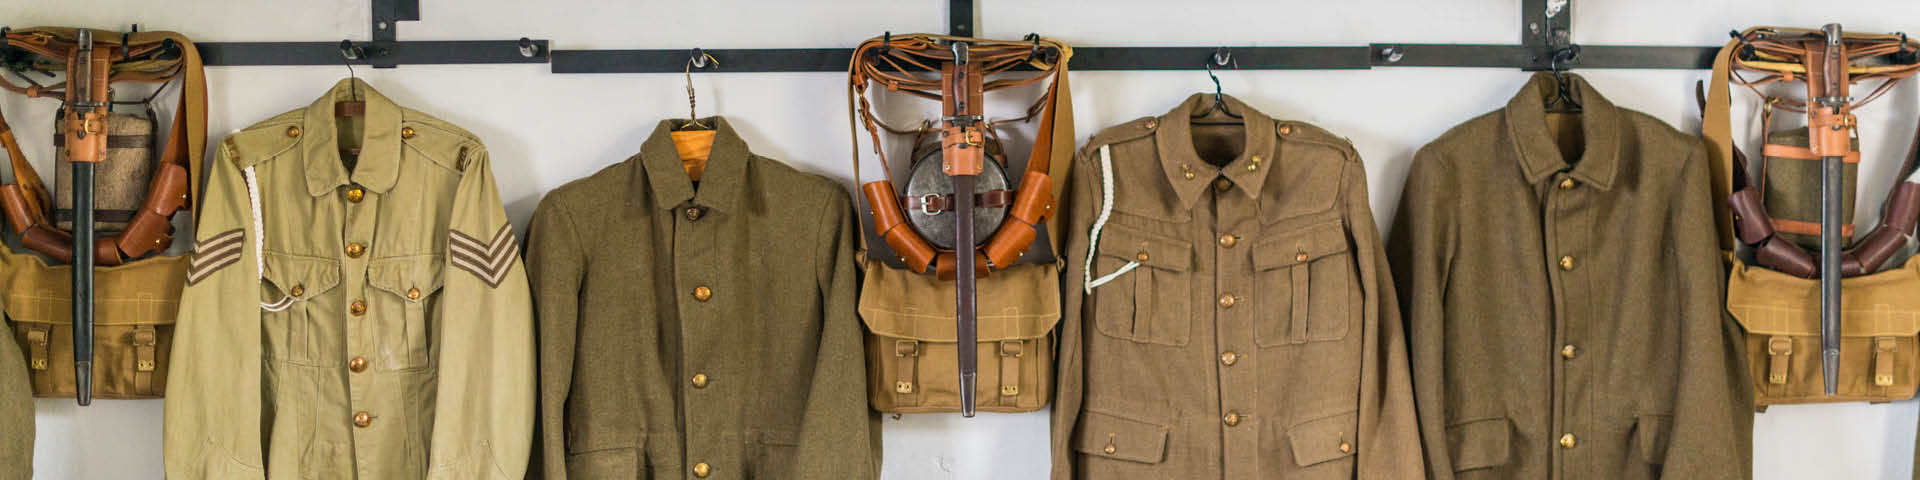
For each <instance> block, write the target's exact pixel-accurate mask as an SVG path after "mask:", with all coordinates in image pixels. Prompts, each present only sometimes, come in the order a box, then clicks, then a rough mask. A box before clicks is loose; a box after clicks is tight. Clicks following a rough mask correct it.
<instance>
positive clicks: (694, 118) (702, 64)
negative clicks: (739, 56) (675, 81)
mask: <svg viewBox="0 0 1920 480" xmlns="http://www.w3.org/2000/svg"><path fill="white" fill-rule="evenodd" d="M709 65H712V66H718V65H720V59H718V58H713V54H711V53H707V52H706V51H705V50H701V49H700V48H698V47H696V48H694V49H693V56H692V57H690V58H688V59H687V69H686V71H685V72H682V74H683V75H686V77H687V125H686V126H688V127H699V128H710V127H708V126H707V125H706V124H704V123H700V116H699V114H697V113H695V110H694V107H695V103H694V98H695V97H694V94H693V69H695V68H701V69H705V68H707V66H709Z"/></svg>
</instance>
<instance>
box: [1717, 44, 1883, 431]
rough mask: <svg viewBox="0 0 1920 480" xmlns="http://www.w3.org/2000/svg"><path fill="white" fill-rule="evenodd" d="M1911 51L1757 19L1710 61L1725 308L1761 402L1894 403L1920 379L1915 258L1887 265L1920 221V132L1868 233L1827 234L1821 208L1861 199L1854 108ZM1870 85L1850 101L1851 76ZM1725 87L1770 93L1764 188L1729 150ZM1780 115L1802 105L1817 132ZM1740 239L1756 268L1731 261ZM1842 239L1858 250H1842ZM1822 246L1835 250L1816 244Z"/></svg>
mask: <svg viewBox="0 0 1920 480" xmlns="http://www.w3.org/2000/svg"><path fill="white" fill-rule="evenodd" d="M1916 52H1920V43H1915V42H1909V41H1908V40H1907V39H1906V37H1905V36H1904V35H1878V34H1856V33H1845V34H1843V33H1842V32H1841V31H1840V27H1839V25H1828V26H1827V27H1826V28H1824V29H1822V30H1802V29H1788V28H1776V27H1761V28H1754V29H1749V30H1747V31H1745V32H1741V33H1739V34H1737V35H1736V36H1735V38H1734V39H1733V40H1732V41H1731V42H1729V43H1728V44H1727V45H1726V47H1725V48H1722V49H1721V50H1720V53H1719V56H1718V57H1717V58H1716V59H1715V62H1714V73H1713V77H1712V78H1711V79H1710V80H1709V81H1710V82H1712V86H1711V93H1708V94H1706V95H1704V96H1703V98H1702V102H1703V105H1704V106H1703V107H1702V113H1703V114H1704V115H1705V117H1706V118H1705V121H1704V122H1703V124H1702V125H1703V127H1702V129H1703V134H1704V136H1705V137H1706V139H1707V141H1708V144H1709V149H1710V151H1711V152H1713V155H1714V163H1713V169H1714V182H1715V185H1714V187H1715V190H1716V194H1718V195H1721V196H1722V198H1725V199H1727V204H1726V206H1727V208H1726V209H1724V210H1723V211H1721V212H1720V213H1721V215H1720V219H1719V220H1720V227H1721V228H1720V236H1721V247H1722V249H1724V250H1726V251H1727V252H1728V253H1729V255H1728V258H1729V260H1730V263H1731V271H1730V273H1729V275H1728V279H1727V311H1728V312H1729V313H1730V314H1732V315H1733V317H1734V319H1735V320H1737V321H1738V322H1739V323H1740V325H1741V327H1743V328H1744V329H1745V330H1746V337H1747V339H1746V350H1747V357H1748V368H1749V369H1750V373H1751V375H1750V378H1752V379H1753V382H1754V393H1755V398H1754V401H1755V403H1756V405H1755V406H1756V407H1757V408H1759V409H1762V410H1764V409H1765V408H1766V406H1767V405H1773V404H1794V403H1825V402H1849V401H1867V402H1889V401H1894V400H1901V399H1906V398H1910V397H1912V396H1913V395H1914V392H1915V390H1916V386H1920V385H1917V384H1920V370H1917V369H1920V347H1917V346H1916V344H1915V335H1916V334H1920V294H1915V292H1920V257H1915V258H1908V259H1907V260H1906V262H1905V264H1904V265H1902V266H1900V267H1897V268H1894V269H1890V270H1886V271H1882V268H1883V267H1884V266H1885V265H1886V264H1887V263H1888V262H1889V261H1890V260H1892V259H1893V256H1894V255H1895V254H1896V253H1897V252H1898V251H1899V250H1901V249H1903V248H1905V247H1906V246H1907V244H1908V243H1909V242H1910V241H1911V240H1912V239H1913V234H1914V225H1915V223H1916V219H1917V218H1920V176H1915V174H1914V168H1915V165H1914V164H1915V162H1916V161H1920V134H1916V136H1915V142H1916V143H1915V145H1914V150H1913V151H1912V152H1910V153H1909V154H1908V158H1906V159H1903V162H1902V163H1903V164H1904V166H1903V168H1902V173H1901V179H1900V180H1898V181H1897V182H1898V183H1896V185H1895V187H1894V188H1893V191H1892V193H1891V195H1889V197H1888V198H1887V199H1886V201H1885V204H1884V207H1883V210H1882V212H1881V214H1882V215H1881V218H1880V221H1879V224H1878V226H1876V227H1875V228H1874V229H1873V231H1872V232H1870V233H1868V234H1867V235H1866V236H1864V237H1859V240H1858V241H1854V240H1853V238H1854V235H1853V232H1851V231H1850V230H1851V229H1850V228H1845V229H1839V230H1840V231H1837V232H1833V231H1827V230H1826V229H1823V228H1822V225H1821V224H1820V223H1818V221H1817V219H1818V218H1819V216H1820V215H1821V214H1822V213H1828V214H1833V216H1834V217H1842V218H1843V219H1846V220H1850V218H1851V214H1850V212H1840V211H1835V212H1821V208H1822V205H1823V204H1824V203H1829V202H1834V203H1839V205H1834V207H1841V206H1846V205H1851V204H1852V203H1853V193H1852V191H1853V185H1852V182H1851V181H1850V180H1851V179H1852V178H1853V175H1854V174H1853V172H1854V170H1855V168H1856V167H1857V165H1858V162H1859V159H1860V155H1859V153H1858V151H1857V150H1858V144H1859V140H1858V136H1857V135H1856V133H1855V131H1854V130H1855V121H1854V115H1853V111H1854V110H1855V109H1857V108H1859V107H1860V106H1862V105H1865V104H1867V103H1868V102H1871V101H1873V100H1874V99H1876V98H1878V97H1880V95H1881V94H1883V93H1885V92H1887V91H1888V90H1889V89H1891V88H1892V86H1893V85H1894V84H1896V83H1898V82H1899V81H1901V80H1904V79H1906V78H1907V77H1910V76H1912V75H1914V73H1915V72H1916V71H1920V55H1916ZM1743 73H1745V74H1748V75H1742V74H1743ZM1748 77H1752V78H1748ZM1867 80H1879V81H1880V82H1879V84H1878V85H1877V86H1876V87H1875V88H1874V89H1873V90H1872V91H1871V92H1870V93H1868V94H1867V95H1864V96H1861V97H1859V99H1858V100H1857V101H1856V100H1854V97H1853V96H1851V95H1850V94H1849V92H1848V89H1849V88H1850V86H1851V84H1853V83H1858V82H1862V81H1867ZM1775 82H1803V83H1805V84H1806V86H1807V100H1805V101H1801V100H1793V99H1787V98H1783V97H1772V96H1768V95H1766V94H1765V93H1764V92H1762V91H1761V90H1760V88H1759V87H1760V86H1762V85H1765V84H1769V83H1775ZM1729 83H1732V84H1737V85H1743V86H1746V87H1748V88H1750V89H1752V90H1753V91H1754V92H1755V93H1759V94H1760V95H1761V97H1762V98H1763V100H1764V102H1763V103H1762V104H1761V105H1762V106H1761V116H1762V120H1761V123H1762V125H1766V126H1767V130H1768V131H1767V134H1766V140H1765V146H1764V148H1763V157H1762V163H1761V170H1762V172H1761V176H1760V177H1759V178H1760V181H1759V182H1755V181H1753V180H1751V179H1750V178H1749V174H1748V172H1747V163H1746V158H1745V156H1744V155H1742V154H1741V152H1740V151H1739V149H1738V148H1736V147H1735V145H1734V137H1733V135H1732V133H1731V131H1732V129H1731V121H1730V118H1729V117H1730V115H1731V109H1730V107H1731V103H1732V100H1731V98H1730V94H1729V87H1728V84H1729ZM1777 110H1787V111H1792V112H1804V113H1805V114H1806V118H1807V124H1808V126H1807V127H1806V128H1803V129H1789V130H1773V129H1772V127H1771V125H1772V123H1773V122H1774V118H1773V116H1774V113H1775V112H1776V111H1777ZM1823 175H1826V176H1827V177H1826V178H1823ZM1823 183H1824V185H1823ZM1836 184H1837V185H1836ZM1835 186H1839V187H1840V188H1833V187H1835ZM1835 190H1844V192H1841V191H1835ZM1823 197H1826V198H1823ZM1836 200H1838V202H1835V201H1836ZM1836 210H1837V209H1836ZM1836 223H1843V224H1844V223H1851V222H1850V221H1844V220H1843V222H1836ZM1823 233H1824V234H1829V235H1828V236H1826V239H1824V240H1825V241H1823V239H1822V238H1821V237H1822V234H1823ZM1834 239H1838V241H1837V242H1834V241H1833V240H1834ZM1737 245H1744V246H1746V247H1750V248H1751V250H1752V256H1751V259H1752V261H1753V263H1751V264H1749V263H1748V262H1747V259H1746V258H1743V257H1741V256H1736V255H1732V253H1733V249H1734V248H1735V247H1736V246H1737ZM1843 245H1845V246H1848V247H1849V248H1846V249H1845V250H1844V251H1842V250H1840V247H1841V246H1843ZM1823 247H1824V250H1825V251H1826V252H1828V253H1827V254H1824V255H1823V254H1822V253H1820V252H1819V251H1808V249H1809V248H1815V249H1822V248H1823ZM1836 270H1837V271H1836ZM1823 274H1824V275H1828V276H1831V277H1833V278H1834V279H1835V280H1838V283H1839V287H1840V290H1839V291H1836V292H1822V291H1821V287H1822V285H1821V282H1820V280H1818V278H1819V277H1821V276H1822V275H1823ZM1836 297H1837V298H1836ZM1823 309H1825V310H1826V311H1825V312H1823ZM1834 311H1837V313H1838V314H1837V315H1831V316H1829V315H1824V314H1825V313H1828V312H1834ZM1827 317H1831V318H1827Z"/></svg>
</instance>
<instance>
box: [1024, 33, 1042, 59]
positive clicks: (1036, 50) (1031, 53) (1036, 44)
mask: <svg viewBox="0 0 1920 480" xmlns="http://www.w3.org/2000/svg"><path fill="white" fill-rule="evenodd" d="M1021 39H1022V40H1031V41H1033V50H1028V51H1027V61H1029V62H1031V61H1033V59H1034V58H1037V57H1039V56H1040V34H1038V33H1028V34H1027V36H1026V37H1023V38H1021Z"/></svg>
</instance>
